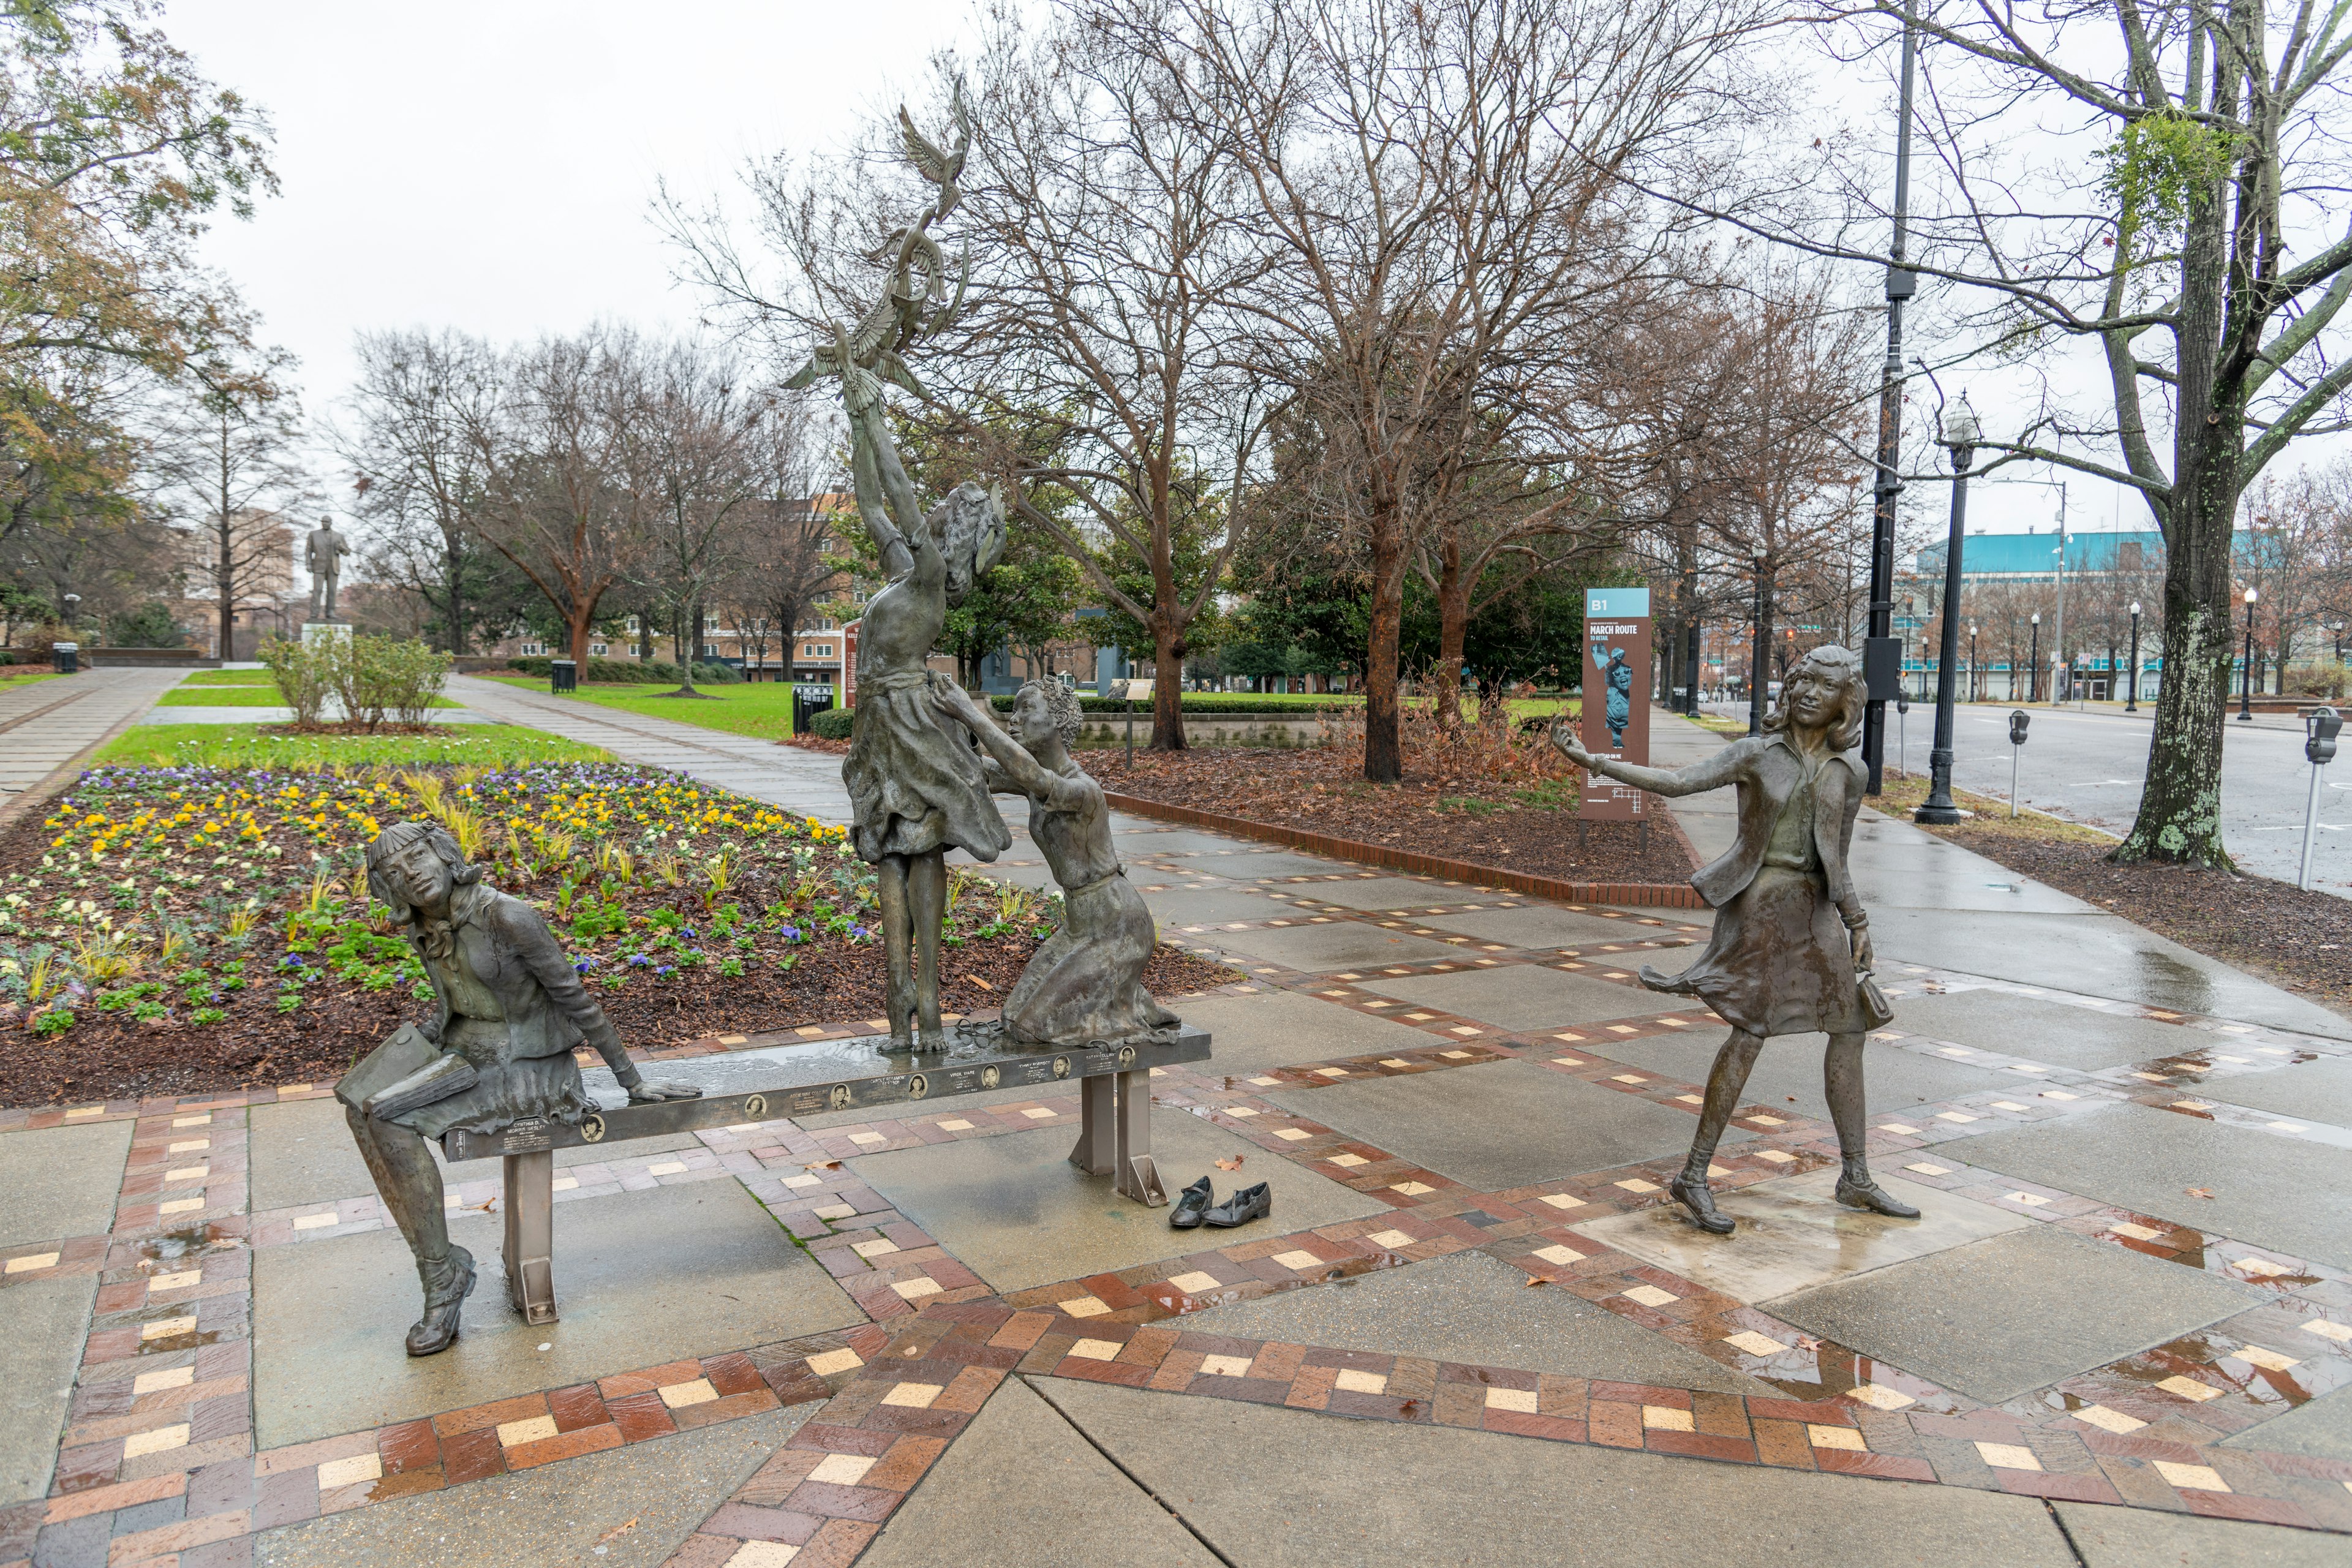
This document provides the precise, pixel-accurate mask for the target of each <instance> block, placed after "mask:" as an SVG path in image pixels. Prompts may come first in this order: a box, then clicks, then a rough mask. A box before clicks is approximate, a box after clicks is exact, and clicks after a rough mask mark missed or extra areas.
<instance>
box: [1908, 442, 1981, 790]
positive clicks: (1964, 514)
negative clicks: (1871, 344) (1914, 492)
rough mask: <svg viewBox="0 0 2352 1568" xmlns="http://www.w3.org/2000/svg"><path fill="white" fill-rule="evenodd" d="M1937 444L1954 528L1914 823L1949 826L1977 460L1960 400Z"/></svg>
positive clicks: (1946, 556) (1947, 555) (1946, 563)
mask: <svg viewBox="0 0 2352 1568" xmlns="http://www.w3.org/2000/svg"><path fill="white" fill-rule="evenodd" d="M1938 440H1939V441H1940V442H1941V443H1942V444H1943V445H1944V446H1945V447H1949V448H1950V449H1951V454H1952V528H1951V536H1950V539H1949V542H1948V543H1947V544H1946V546H1945V552H1944V639H1943V648H1942V658H1940V659H1939V660H1938V661H1937V670H1936V744H1935V747H1934V749H1933V750H1931V751H1930V752H1928V753H1927V777H1928V785H1927V804H1925V805H1922V806H1920V807H1919V809H1918V810H1917V811H1915V812H1913V813H1912V814H1911V816H1912V820H1913V821H1915V822H1923V823H1927V824H1929V825H1931V826H1950V825H1951V824H1953V823H1956V822H1958V821H1959V820H1960V813H1959V809H1958V807H1957V806H1955V805H1953V804H1952V730H1953V726H1954V719H1953V713H1952V701H1953V698H1954V696H1955V695H1956V693H1955V691H1954V686H1955V684H1956V683H1955V681H1954V679H1953V678H1954V677H1955V676H1956V675H1957V674H1958V669H1957V668H1956V667H1957V666H1958V663H1959V653H1960V647H1959V643H1960V546H1961V543H1962V542H1963V541H1964V540H1965V539H1966V538H1967V535H1968V518H1969V460H1970V459H1971V458H1974V457H1975V456H1976V446H1977V416H1976V411H1975V410H1974V409H1972V408H1970V407H1969V401H1968V399H1967V398H1966V397H1965V396H1964V397H1962V398H1961V399H1960V401H1959V405H1958V406H1957V407H1955V408H1953V409H1952V410H1951V411H1950V412H1949V413H1948V414H1946V415H1945V416H1944V429H1943V433H1942V435H1941V436H1940V437H1938Z"/></svg>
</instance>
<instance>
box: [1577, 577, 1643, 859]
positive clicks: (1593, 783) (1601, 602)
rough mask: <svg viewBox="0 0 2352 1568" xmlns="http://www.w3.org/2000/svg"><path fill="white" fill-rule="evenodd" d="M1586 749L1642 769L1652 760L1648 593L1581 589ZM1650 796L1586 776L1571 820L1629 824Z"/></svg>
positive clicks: (1583, 730)
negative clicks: (1582, 601)
mask: <svg viewBox="0 0 2352 1568" xmlns="http://www.w3.org/2000/svg"><path fill="white" fill-rule="evenodd" d="M1580 732H1581V735H1582V738H1583V741H1584V749H1585V750H1586V751H1588V752H1591V753H1592V754H1593V755H1594V756H1596V757H1601V756H1606V757H1613V758H1615V759H1616V760H1617V761H1619V762H1622V763H1634V764H1636V765H1637V766H1643V767H1646V766H1648V765H1649V761H1650V591H1649V590H1648V589H1647V588H1587V589H1586V590H1585V591H1584V719H1583V723H1582V727H1581V731H1580ZM1649 798H1650V797H1649V795H1647V794H1646V793H1645V792H1643V791H1642V790H1638V789H1635V788H1633V786H1632V785H1630V784H1613V783H1612V782H1611V781H1609V780H1608V779H1604V778H1602V777H1601V775H1600V774H1598V773H1590V774H1587V775H1586V777H1585V781H1584V799H1583V802H1582V804H1581V805H1579V806H1578V807H1577V809H1576V815H1577V816H1579V817H1580V818H1581V819H1583V820H1584V821H1587V822H1633V821H1636V820H1638V819H1640V818H1642V817H1644V816H1648V815H1649V807H1648V805H1647V802H1648V801H1649Z"/></svg>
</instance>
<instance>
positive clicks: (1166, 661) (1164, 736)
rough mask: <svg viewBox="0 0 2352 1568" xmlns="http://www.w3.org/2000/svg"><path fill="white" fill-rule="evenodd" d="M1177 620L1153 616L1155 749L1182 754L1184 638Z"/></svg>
mask: <svg viewBox="0 0 2352 1568" xmlns="http://www.w3.org/2000/svg"><path fill="white" fill-rule="evenodd" d="M1174 623H1175V617H1174V616H1171V615H1168V614H1166V613H1165V612H1162V613H1160V614H1158V615H1155V616H1152V617H1151V749H1152V750H1153V751H1155V752H1181V751H1183V750H1184V749H1185V745H1184V637H1183V634H1182V633H1181V632H1180V631H1178V630H1177V629H1176V626H1175V624H1174Z"/></svg>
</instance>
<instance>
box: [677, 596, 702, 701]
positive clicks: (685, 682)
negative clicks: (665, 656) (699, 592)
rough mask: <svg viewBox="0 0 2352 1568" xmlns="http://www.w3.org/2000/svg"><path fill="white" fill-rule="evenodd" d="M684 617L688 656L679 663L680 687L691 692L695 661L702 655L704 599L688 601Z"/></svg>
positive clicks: (681, 689)
mask: <svg viewBox="0 0 2352 1568" xmlns="http://www.w3.org/2000/svg"><path fill="white" fill-rule="evenodd" d="M684 619H685V621H686V637H687V642H686V658H684V659H683V660H681V661H680V662H679V665H678V673H679V676H680V677H681V679H679V681H678V689H679V690H680V691H685V692H689V693H690V692H692V691H693V690H694V661H695V660H696V659H698V658H701V657H702V600H701V599H700V598H699V597H697V598H694V599H691V600H688V602H687V606H686V611H685V615H684Z"/></svg>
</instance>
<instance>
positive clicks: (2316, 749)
mask: <svg viewBox="0 0 2352 1568" xmlns="http://www.w3.org/2000/svg"><path fill="white" fill-rule="evenodd" d="M2343 728H2344V716H2343V715H2342V714H2341V713H2338V712H2337V711H2336V710H2335V709H2333V708H2330V707H2328V706H2327V705H2326V703H2324V702H2323V703H2321V704H2320V705H2319V706H2318V707H2316V708H2315V709H2313V710H2311V711H2310V712H2308V713H2306V714H2305V715H2304V718H2303V734H2304V741H2303V754H2304V755H2305V756H2306V757H2308V758H2310V759H2311V793H2310V796H2309V798H2308V799H2306V800H2305V802H2304V803H2303V868H2302V870H2301V871H2300V872H2299V873H2298V874H2297V875H2296V877H2295V882H2294V885H2295V886H2296V887H2298V888H2301V889H2305V891H2308V890H2309V889H2310V888H2311V847H2312V841H2313V839H2314V837H2316V835H2317V834H2318V831H2319V770H2320V769H2322V768H2324V767H2326V765H2327V764H2328V763H2331V762H2333V761H2335V760H2336V731H2339V730H2341V729H2343Z"/></svg>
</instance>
